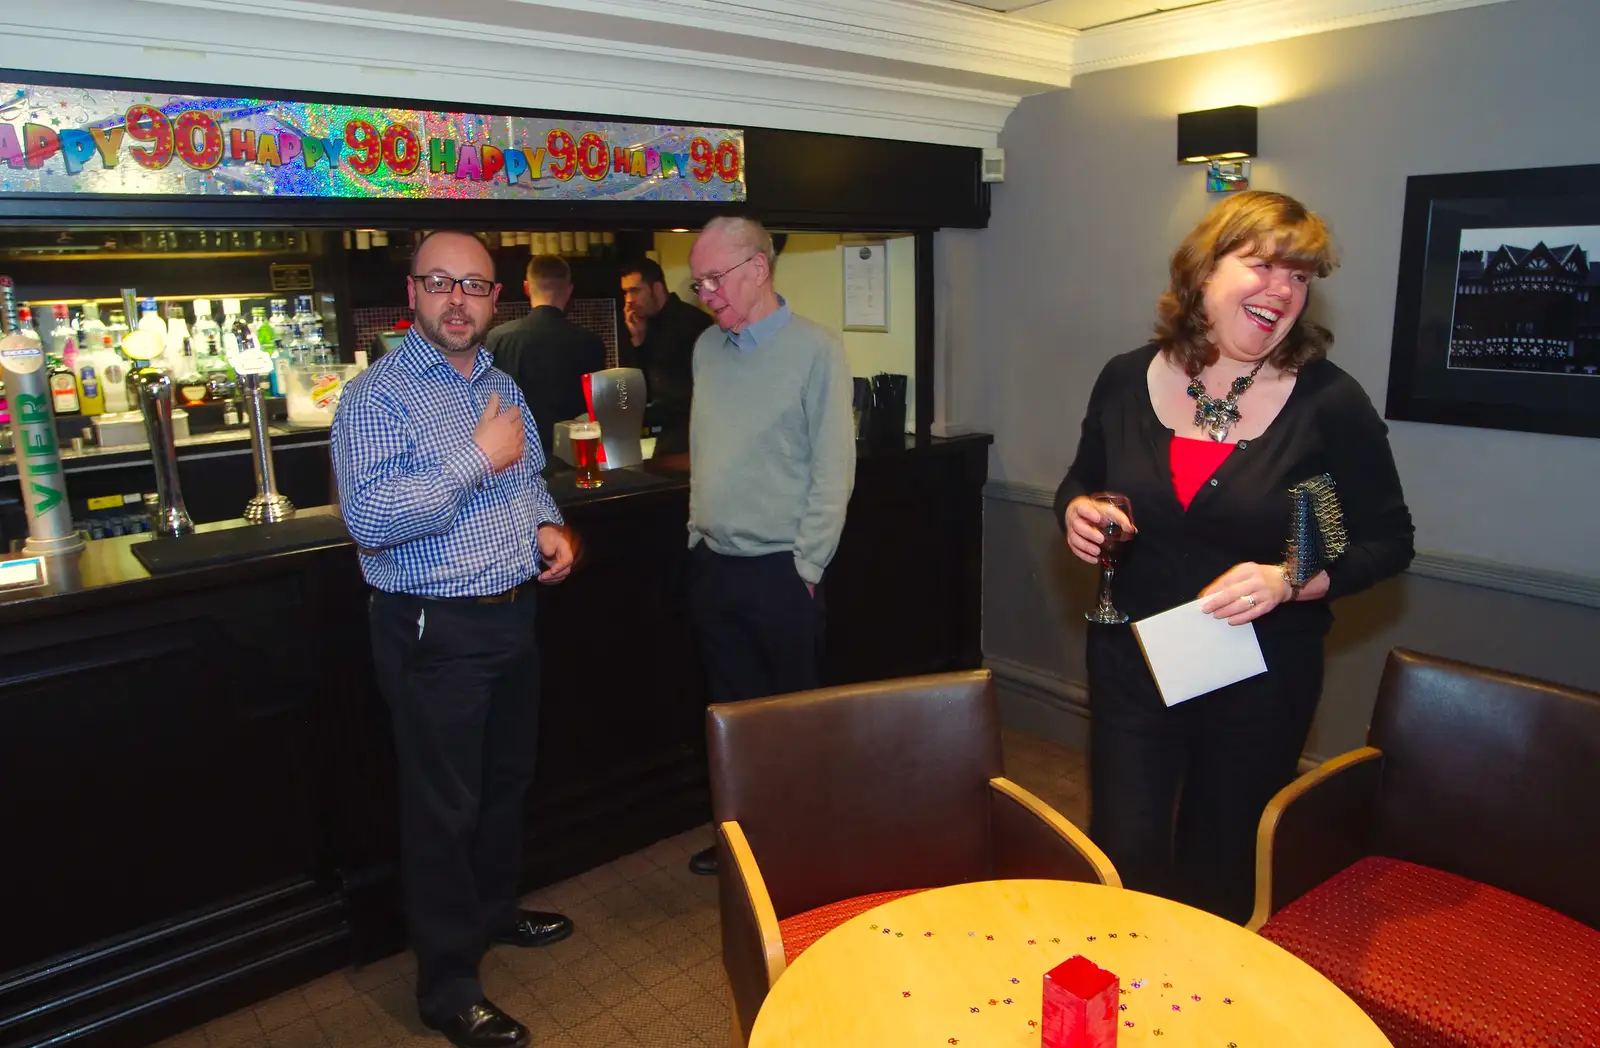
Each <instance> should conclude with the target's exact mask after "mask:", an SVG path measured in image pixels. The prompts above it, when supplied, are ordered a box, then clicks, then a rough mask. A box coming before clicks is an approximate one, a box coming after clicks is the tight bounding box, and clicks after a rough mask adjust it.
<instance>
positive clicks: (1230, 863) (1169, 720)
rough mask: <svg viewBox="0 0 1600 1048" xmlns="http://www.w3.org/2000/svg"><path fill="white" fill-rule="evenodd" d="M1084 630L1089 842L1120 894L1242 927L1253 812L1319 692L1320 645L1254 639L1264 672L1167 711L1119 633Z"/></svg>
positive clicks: (1306, 723) (1293, 759) (1129, 636)
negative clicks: (1112, 869) (1118, 881)
mask: <svg viewBox="0 0 1600 1048" xmlns="http://www.w3.org/2000/svg"><path fill="white" fill-rule="evenodd" d="M1089 630H1090V634H1089V647H1088V664H1089V703H1090V711H1091V717H1090V721H1089V790H1090V797H1089V803H1090V815H1089V834H1090V836H1091V837H1092V838H1093V839H1094V842H1095V843H1096V844H1098V845H1099V846H1100V847H1101V848H1102V849H1103V850H1104V851H1105V853H1106V855H1107V856H1108V857H1109V858H1110V859H1111V861H1112V863H1113V864H1114V865H1115V866H1116V867H1117V872H1118V873H1120V874H1121V875H1122V882H1123V885H1124V886H1125V887H1127V888H1131V889H1134V890H1136V891H1143V892H1150V893H1152V894H1155V895H1162V896H1165V897H1167V898H1171V899H1177V900H1178V901H1180V902H1184V903H1188V904H1189V905H1191V906H1197V907H1199V908H1200V909H1203V910H1208V911H1210V912H1211V913H1214V914H1217V915H1218V916H1220V917H1225V918H1227V919H1228V920H1231V921H1235V922H1237V923H1240V924H1242V923H1244V922H1245V921H1247V920H1248V919H1249V917H1250V912H1251V909H1252V908H1253V899H1254V892H1255V840H1256V827H1257V825H1258V824H1259V823H1260V820H1261V812H1262V810H1263V809H1264V808H1265V807H1266V805H1267V801H1269V800H1271V799H1272V795H1273V794H1274V793H1276V792H1277V791H1278V790H1280V789H1282V788H1283V787H1284V786H1286V785H1288V783H1289V782H1291V781H1292V780H1293V779H1294V777H1295V774H1296V772H1297V770H1298V766H1299V759H1300V753H1301V751H1302V750H1303V749H1304V748H1305V742H1306V736H1307V734H1308V733H1309V732H1310V730H1311V719H1312V716H1313V715H1314V714H1315V713H1316V708H1317V700H1318V698H1319V697H1320V695H1321V693H1322V638H1321V637H1320V636H1319V635H1315V634H1309V635H1307V636H1305V637H1304V638H1290V639H1288V640H1287V641H1285V639H1284V638H1282V637H1272V638H1262V655H1263V657H1264V659H1265V661H1266V664H1267V672H1266V673H1264V674H1261V675H1259V676H1256V677H1252V678H1250V679H1248V680H1242V681H1239V682H1238V683H1236V684H1231V685H1229V686H1228V687H1226V688H1220V689H1218V690H1217V691H1214V692H1212V693H1210V694H1208V695H1201V696H1198V697H1196V698H1193V699H1190V700H1189V701H1187V702H1182V703H1179V704H1178V705H1176V706H1173V707H1171V708H1168V707H1167V706H1166V705H1164V704H1163V703H1162V701H1161V694H1160V692H1159V691H1158V690H1157V688H1156V685H1155V681H1154V680H1153V679H1152V678H1151V676H1150V670H1149V668H1148V667H1147V666H1146V665H1145V661H1144V656H1143V655H1142V654H1141V653H1140V651H1139V646H1138V642H1137V641H1136V640H1135V638H1134V636H1133V633H1132V631H1131V630H1130V629H1129V628H1128V627H1127V626H1090V627H1089Z"/></svg>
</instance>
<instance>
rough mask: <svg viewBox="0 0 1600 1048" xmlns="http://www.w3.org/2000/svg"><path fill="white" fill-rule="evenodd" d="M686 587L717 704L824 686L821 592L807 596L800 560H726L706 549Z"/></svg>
mask: <svg viewBox="0 0 1600 1048" xmlns="http://www.w3.org/2000/svg"><path fill="white" fill-rule="evenodd" d="M688 581H689V610H690V614H691V615H692V616H693V619H694V628H695V635H696V636H697V637H698V638H699V642H700V651H701V654H702V656H703V657H704V659H705V668H706V678H707V684H708V686H709V688H710V691H711V701H712V702H737V701H739V700H742V699H759V698H764V697H765V696H768V695H785V694H787V693H789V692H792V691H809V690H810V689H812V688H815V687H818V686H819V684H820V682H821V661H822V626H823V617H824V606H823V595H822V586H821V584H818V586H817V592H816V596H815V597H813V596H812V595H811V594H810V593H809V592H807V590H806V583H805V580H804V579H802V578H801V577H800V575H799V573H798V572H796V571H795V568H794V554H792V553H772V554H768V555H766V556H762V557H728V556H724V555H722V554H720V553H713V552H712V551H711V550H709V549H707V548H706V546H705V544H704V543H701V544H699V545H697V546H695V548H694V549H693V550H691V551H690V553H689V568H688Z"/></svg>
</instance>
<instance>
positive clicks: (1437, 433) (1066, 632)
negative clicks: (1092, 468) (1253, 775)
mask: <svg viewBox="0 0 1600 1048" xmlns="http://www.w3.org/2000/svg"><path fill="white" fill-rule="evenodd" d="M1597 40H1600V3H1595V2H1594V0H1518V2H1517V3H1507V4H1496V5H1491V6H1487V7H1480V8H1473V9H1468V10H1463V11H1456V12H1450V13H1446V14H1440V15H1433V16H1427V17H1420V18H1411V19H1406V20H1402V21H1395V22H1388V23H1382V24H1379V25H1373V26H1366V27H1362V28H1358V29H1351V30H1343V31H1339V32H1333V33H1326V34H1320V35H1316V36H1308V37H1302V38H1298V39H1294V40H1287V41H1281V42H1278V43H1273V44H1266V45H1261V46H1256V47H1249V48H1242V49H1239V50H1235V51H1228V52H1221V53H1215V54H1209V55H1201V56H1195V57H1190V58H1183V59H1175V60H1171V61H1165V62H1159V63H1153V64H1150V65H1144V66H1135V67H1130V68H1127V69H1119V70H1112V71H1108V72H1103V73H1094V74H1090V75H1087V76H1083V77H1080V78H1078V80H1077V81H1075V83H1074V85H1073V86H1072V87H1071V88H1070V89H1068V90H1065V91H1058V92H1053V93H1051V94H1048V95H1040V96H1036V97H1034V98H1031V99H1028V100H1026V101H1025V102H1024V103H1023V104H1022V106H1020V107H1019V108H1018V110H1017V111H1016V113H1015V114H1014V115H1013V116H1012V119H1011V121H1010V123H1009V124H1008V125H1007V127H1006V131H1005V134H1004V136H1003V140H1002V144H1003V145H1004V146H1005V148H1006V161H1007V177H1006V181H1005V183H1004V184H1002V185H998V186H996V187H995V194H994V217H993V221H992V223H991V225H990V227H989V229H987V230H985V231H983V232H982V233H980V234H977V235H976V237H977V244H976V248H975V252H976V255H977V261H976V269H977V271H978V273H979V278H978V281H977V283H976V286H975V287H973V288H972V289H971V290H970V291H969V292H968V293H970V294H973V295H974V296H975V298H976V308H970V307H968V306H966V305H964V304H961V303H957V304H955V305H950V306H947V308H946V314H947V315H948V316H949V317H951V318H953V319H956V320H961V319H966V321H967V323H968V324H970V322H971V321H970V318H971V317H973V316H978V317H981V338H978V339H973V340H972V341H970V342H967V343H965V346H966V347H967V348H965V349H963V350H960V351H959V359H955V360H952V361H950V362H948V363H947V364H946V365H945V369H946V372H947V374H949V375H950V376H952V377H954V378H956V381H957V382H958V383H964V384H958V386H957V388H956V390H955V391H954V392H953V393H952V394H951V396H950V397H948V398H946V400H945V403H944V406H945V408H946V409H947V410H948V411H949V412H950V413H951V415H952V417H958V416H959V420H960V421H963V422H970V423H974V424H976V425H977V426H979V427H981V428H985V429H988V430H990V431H992V432H993V433H994V434H995V437H996V443H995V449H994V453H993V458H992V461H991V475H992V476H993V477H994V478H996V479H997V480H998V481H999V482H1000V483H999V485H998V486H999V487H1000V488H1002V489H1003V490H1004V491H1005V492H1006V493H1008V494H1009V496H1011V497H1013V498H1014V497H1017V496H1019V495H1020V497H1022V498H1024V499H1026V498H1030V497H1032V498H1036V497H1037V496H1038V495H1039V493H1040V492H1041V491H1042V490H1043V489H1045V488H1053V487H1054V485H1055V484H1056V482H1057V481H1059V479H1060V476H1061V474H1062V472H1063V471H1064V470H1065V467H1066V465H1067V463H1068V462H1069V461H1070V459H1071V456H1072V453H1073V449H1074V447H1075V445H1076V440H1077V426H1078V423H1079V421H1080V419H1081V418H1082V412H1083V408H1084V405H1085V403H1086V401H1087V398H1088V392H1089V386H1090V384H1091V383H1092V381H1093V380H1094V377H1095V375H1096V374H1097V373H1098V372H1099V369H1100V367H1101V366H1102V364H1103V363H1104V361H1105V360H1106V358H1107V357H1109V356H1110V355H1112V354H1114V353H1117V352H1120V351H1122V350H1125V349H1130V348H1132V347H1134V346H1136V345H1139V344H1140V343H1142V342H1143V341H1145V340H1146V337H1147V334H1148V332H1149V326H1150V318H1151V316H1152V311H1153V307H1154V304H1155V299H1156V296H1157V294H1158V293H1159V292H1160V291H1161V289H1162V288H1163V286H1164V284H1165V277H1166V263H1167V258H1168V255H1169V253H1170V252H1171V250H1172V248H1173V247H1174V246H1176V244H1177V242H1178V241H1179V240H1180V239H1181V238H1182V236H1183V235H1184V234H1185V233H1186V232H1187V231H1188V230H1189V229H1190V228H1191V227H1192V226H1193V224H1194V223H1195V222H1196V221H1197V220H1198V219H1199V218H1200V216H1201V215H1203V214H1204V212H1205V210H1206V208H1207V207H1208V206H1209V204H1210V203H1211V202H1212V201H1213V200H1214V199H1215V198H1211V197H1208V196H1207V194H1206V193H1205V192H1204V187H1203V184H1202V183H1203V179H1202V176H1201V173H1200V172H1199V171H1198V170H1197V169H1195V168H1191V167H1184V166H1181V165H1179V164H1177V163H1176V162H1175V157H1174V154H1175V149H1176V115H1177V114H1178V113H1179V112H1184V111H1188V110H1193V109H1202V108H1209V107H1212V106H1217V105H1225V104H1233V103H1241V102H1242V103H1251V104H1256V105H1259V106H1260V107H1261V117H1260V119H1261V130H1260V152H1261V154H1262V155H1261V158H1260V159H1259V160H1258V161H1257V162H1256V164H1255V171H1254V177H1253V183H1254V185H1255V186H1257V187H1259V188H1270V189H1280V190H1283V191H1285V192H1289V193H1291V194H1294V195H1295V196H1298V197H1300V198H1301V199H1302V200H1304V201H1305V202H1306V203H1307V204H1308V205H1310V206H1311V207H1313V208H1314V209H1316V210H1317V211H1319V212H1320V213H1321V214H1322V215H1323V216H1324V217H1326V218H1327V220H1328V221H1329V223H1330V224H1331V225H1332V227H1333V230H1334V234H1335V237H1336V238H1337V241H1338V243H1339V244H1340V246H1341V248H1342V252H1343V255H1344V265H1343V267H1342V268H1341V269H1340V270H1339V271H1338V272H1337V273H1335V274H1334V275H1333V277H1332V278H1331V279H1329V280H1327V281H1321V282H1319V283H1318V286H1317V287H1316V289H1315V291H1314V292H1313V307H1312V308H1313V309H1314V310H1315V311H1316V312H1317V314H1318V315H1319V317H1320V319H1322V320H1323V321H1324V322H1325V323H1328V324H1329V325H1330V326H1331V327H1332V328H1333V330H1334V332H1335V335H1336V339H1337V341H1336V344H1335V346H1334V349H1333V356H1334V359H1335V360H1337V361H1338V363H1339V364H1340V365H1341V366H1342V367H1344V368H1345V369H1346V370H1347V371H1349V372H1351V373H1352V374H1353V375H1354V376H1355V377H1356V379H1357V380H1359V381H1360V382H1361V383H1362V385H1363V386H1365V387H1366V389H1367V391H1368V394H1369V395H1370V396H1371V397H1372V399H1373V401H1374V403H1375V404H1376V405H1377V406H1378V408H1379V410H1380V411H1381V410H1382V407H1383V400H1384V393H1385V387H1386V383H1387V375H1388V361H1389V341H1390V330H1391V325H1392V323H1393V317H1394V287H1395V279H1396V274H1397V269H1398V264H1399V248H1400V236H1399V230H1400V222H1401V215H1402V212H1403V209H1404V199H1405V180H1406V176H1408V175H1411V174H1428V173H1439V172H1455V171H1474V170H1490V169H1496V168H1507V167H1538V166H1546V165H1563V164H1584V163H1589V164H1593V163H1600V105H1597V104H1596V97H1597V93H1596V90H1595V86H1594V85H1595V81H1594V60H1595V51H1594V47H1595V41H1597ZM965 247H966V245H960V247H959V248H957V247H952V249H951V253H952V254H955V255H957V256H958V257H964V255H963V249H965ZM941 291H942V292H944V293H946V294H951V293H955V294H960V293H961V289H960V288H958V287H949V288H946V287H941ZM947 348H950V347H947ZM950 351H951V352H956V350H954V349H953V348H950ZM1391 442H1392V444H1393V447H1394V451H1395V456H1396V459H1397V461H1398V463H1399V467H1400V472H1401V477H1402V480H1403V481H1404V483H1405V487H1406V494H1407V497H1408V501H1409V502H1410V504H1411V508H1412V513H1413V516H1414V517H1415V519H1416V523H1417V529H1418V534H1417V544H1418V546H1419V548H1421V549H1424V550H1428V551H1434V552H1437V553H1442V554H1445V555H1447V556H1465V557H1468V558H1479V559H1481V560H1484V561H1488V562H1491V565H1490V566H1491V569H1492V571H1497V572H1499V574H1501V576H1502V577H1503V578H1512V579H1514V578H1515V575H1516V573H1517V571H1518V570H1519V569H1521V568H1529V569H1544V570H1546V571H1555V572H1563V573H1567V574H1569V575H1576V576H1583V577H1587V578H1589V579H1600V543H1597V542H1596V532H1597V528H1596V520H1597V516H1600V441H1597V440H1583V439H1578V438H1567V437H1552V436H1544V435H1538V434H1526V433H1512V432H1503V431H1496V430H1482V429H1469V428H1460V427H1446V426H1429V425H1417V424H1410V423H1392V424H1391ZM1049 516H1050V515H1049V513H1048V511H1046V510H1045V509H1043V508H1041V507H1039V506H1037V505H1028V504H1024V503H1018V502H1014V501H1002V500H999V499H992V500H991V501H990V503H989V516H988V527H987V536H986V550H985V552H986V558H987V560H986V591H987V592H986V596H985V648H986V651H987V653H988V654H989V655H990V656H991V657H992V658H993V660H994V661H995V664H996V666H997V667H998V668H1000V669H1002V670H1003V671H1009V673H1010V676H1011V678H1012V682H1013V684H1018V682H1021V683H1020V684H1018V687H1017V688H1014V689H1013V690H1014V691H1016V690H1019V689H1020V691H1026V692H1034V693H1038V694H1036V695H1034V697H1035V698H1039V697H1043V698H1045V699H1047V700H1048V701H1047V704H1048V702H1056V703H1059V702H1061V701H1062V700H1063V699H1065V701H1067V702H1068V704H1069V705H1070V704H1071V702H1072V701H1073V697H1074V696H1075V695H1077V694H1078V693H1079V691H1080V690H1081V685H1080V683H1079V682H1081V680H1082V641H1083V637H1082V626H1081V614H1080V613H1081V610H1082V605H1083V604H1084V603H1085V602H1086V601H1087V595H1086V590H1087V587H1088V586H1089V585H1090V582H1091V580H1090V578H1089V576H1090V574H1091V573H1092V572H1091V570H1090V569H1088V568H1087V567H1086V566H1084V565H1080V564H1077V563H1076V562H1072V563H1069V562H1068V561H1067V560H1066V559H1065V558H1064V557H1063V555H1062V551H1061V549H1060V547H1059V541H1058V540H1057V538H1056V533H1055V531H1054V525H1053V522H1052V521H1051V520H1050V519H1049ZM1597 592H1600V591H1597ZM1337 611H1338V613H1339V615H1340V620H1341V622H1340V625H1339V627H1338V628H1337V630H1336V633H1335V636H1334V639H1333V641H1332V647H1331V655H1332V658H1331V663H1330V669H1329V678H1328V686H1327V689H1326V695H1327V698H1326V699H1325V701H1324V703H1323V709H1322V714H1321V717H1320V719H1319V723H1318V727H1317V729H1316V731H1315V732H1314V734H1313V738H1312V742H1311V744H1310V746H1309V750H1310V751H1311V752H1314V753H1323V754H1326V753H1331V752H1337V751H1339V750H1342V749H1344V748H1346V747H1348V746H1350V745H1354V744H1357V743H1358V742H1359V741H1360V739H1361V737H1362V734H1363V732H1364V730H1365V725H1366V720H1367V717H1368V714H1369V713H1370V705H1371V697H1372V688H1373V684H1374V683H1375V681H1376V679H1377V674H1378V671H1379V669H1380V668H1381V662H1382V656H1383V653H1384V652H1385V651H1387V650H1388V648H1389V647H1390V646H1392V645H1394V644H1407V645H1410V646H1414V647H1417V648H1422V649H1424V650H1431V651H1437V652H1440V653H1443V654H1451V655H1456V656H1459V657H1464V658H1469V659H1473V660H1475V661H1479V662H1486V663H1491V664H1494V665H1499V666H1504V667H1507V668H1511V669H1518V670H1524V671H1530V672H1536V673H1539V674H1541V675H1543V676H1545V677H1549V678H1553V679H1557V680H1561V681H1565V682H1570V683H1574V684H1578V685H1581V686H1586V687H1590V688H1595V689H1600V611H1596V610H1595V609H1593V608H1590V607H1582V606H1578V605H1574V604H1565V603H1560V602H1555V601H1548V600H1537V599H1532V598H1528V597H1519V596H1514V595H1511V594H1507V593H1503V592H1495V591H1491V590H1485V589H1480V588H1478V587H1474V586H1466V585H1460V584H1457V583H1451V582H1443V581H1438V580H1436V579H1431V578H1420V577H1417V576H1415V575H1407V576H1406V577H1405V578H1403V579H1402V580H1399V581H1397V582H1394V583H1391V584H1389V585H1386V586H1384V587H1381V588H1380V589H1378V590H1376V591H1374V592H1373V593H1371V594H1367V595H1364V596H1361V597H1357V598H1353V599H1350V600H1347V601H1345V602H1344V603H1343V604H1341V605H1340V606H1339V608H1338V609H1337ZM1013 698H1015V696H1013ZM1012 708H1013V709H1015V708H1017V707H1016V705H1015V702H1013V703H1012Z"/></svg>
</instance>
